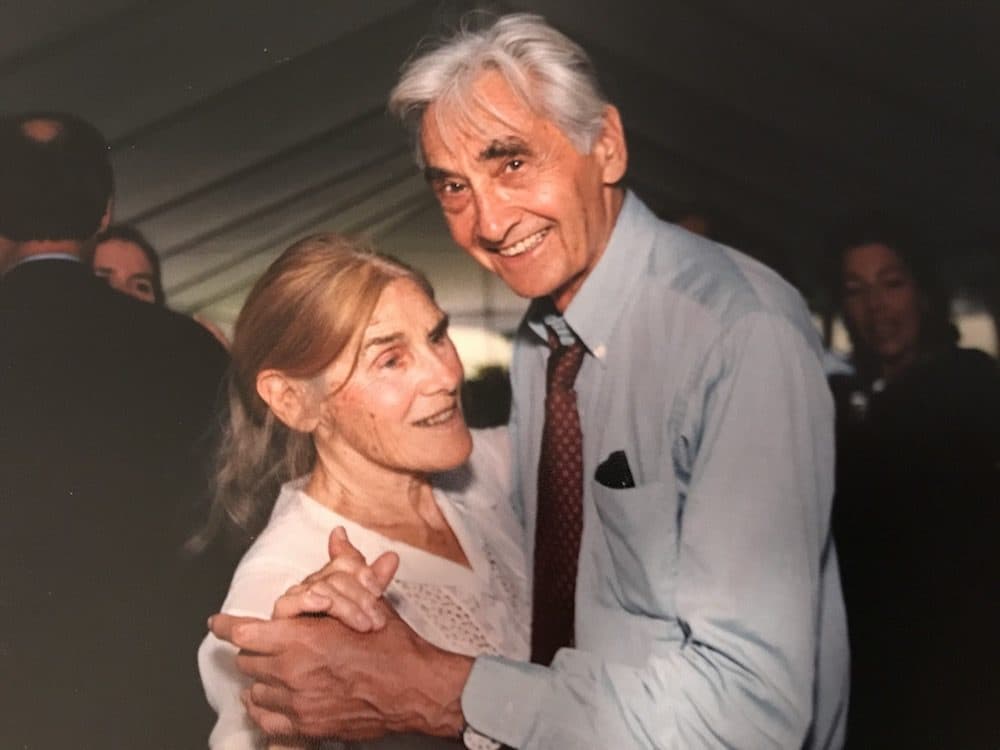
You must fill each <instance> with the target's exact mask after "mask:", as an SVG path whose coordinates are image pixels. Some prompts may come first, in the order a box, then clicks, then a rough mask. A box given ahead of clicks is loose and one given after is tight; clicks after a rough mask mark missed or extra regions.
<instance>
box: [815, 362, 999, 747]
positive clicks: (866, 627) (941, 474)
mask: <svg viewBox="0 0 1000 750" xmlns="http://www.w3.org/2000/svg"><path fill="white" fill-rule="evenodd" d="M830 385H831V388H832V390H833V394H834V398H835V401H836V406H837V497H836V502H835V503H834V518H833V525H834V534H835V538H836V540H837V548H838V554H839V556H840V563H841V571H842V578H843V586H844V597H845V600H846V602H847V611H848V626H849V631H850V637H851V650H852V659H851V663H852V684H851V690H852V696H851V716H850V721H849V733H848V746H849V747H850V748H880V747H889V748H895V747H906V748H925V747H926V748H959V747H961V748H967V749H971V748H980V747H982V748H987V747H989V748H998V747H1000V716H998V715H997V714H998V711H1000V659H998V654H1000V650H998V640H1000V603H998V601H1000V596H998V594H1000V590H998V588H1000V587H998V584H1000V540H998V538H997V537H998V532H1000V523H998V518H1000V515H998V506H1000V374H998V369H997V364H996V362H995V361H994V360H992V359H991V358H990V357H988V356H987V355H985V354H983V353H982V352H979V351H975V350H968V349H959V348H957V347H953V348H951V349H949V350H947V351H946V352H944V353H942V354H941V355H939V356H937V357H935V358H932V359H927V360H925V361H923V362H920V363H918V364H916V365H914V366H913V367H912V368H911V369H910V370H909V371H907V372H906V373H905V374H904V375H903V376H902V377H901V378H900V379H898V380H897V381H894V382H893V383H891V384H889V385H883V384H882V383H879V382H878V381H876V382H875V383H866V382H863V381H862V380H861V379H860V378H858V377H856V376H844V375H836V376H833V377H832V378H831V380H830Z"/></svg>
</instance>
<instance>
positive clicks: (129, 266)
mask: <svg viewBox="0 0 1000 750" xmlns="http://www.w3.org/2000/svg"><path fill="white" fill-rule="evenodd" d="M85 260H87V261H89V262H90V265H91V268H93V269H94V273H95V274H96V275H97V276H99V277H100V278H102V279H104V280H105V281H106V282H107V283H108V286H110V287H112V288H113V289H117V290H118V291H119V292H124V293H125V294H130V295H132V296H133V297H135V298H136V299H140V300H142V301H143V302H152V303H153V304H156V305H160V306H161V307H162V306H164V305H166V295H165V294H164V293H163V279H162V276H161V274H160V258H159V256H158V255H157V254H156V250H155V249H154V248H153V246H152V244H150V242H149V240H147V239H146V236H145V235H144V234H143V233H142V232H140V231H139V230H138V229H135V228H134V227H130V226H128V225H126V224H116V225H113V226H110V227H108V228H107V229H105V230H104V231H103V232H101V233H100V234H99V235H98V236H97V239H96V240H95V241H94V244H93V250H92V252H91V253H90V255H89V257H88V258H85Z"/></svg>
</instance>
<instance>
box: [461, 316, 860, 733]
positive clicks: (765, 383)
mask: <svg viewBox="0 0 1000 750" xmlns="http://www.w3.org/2000/svg"><path fill="white" fill-rule="evenodd" d="M688 405H689V411H691V412H692V414H691V415H690V417H689V418H688V423H687V424H688V426H687V428H686V429H685V430H684V435H683V439H684V441H686V442H688V446H687V450H688V451H690V454H691V455H692V461H691V465H690V466H691V470H690V478H689V481H688V486H687V493H686V496H685V497H684V498H683V502H682V504H681V505H680V510H679V513H678V519H677V524H678V529H677V532H678V536H677V545H678V548H677V567H676V571H677V573H676V576H677V581H676V587H675V592H676V593H675V601H674V606H675V608H676V611H675V612H674V613H671V614H669V615H667V614H657V613H655V612H652V613H643V615H644V616H647V617H650V618H653V619H651V621H650V622H649V623H643V625H642V627H643V629H644V630H646V631H647V632H652V633H654V634H655V635H654V638H653V642H652V645H651V646H650V648H649V656H648V658H647V660H646V662H645V663H644V664H641V665H626V664H621V663H614V662H610V661H608V660H606V659H604V658H602V657H601V656H600V655H599V654H595V653H590V652H587V651H583V650H578V649H563V650H561V651H560V652H559V653H558V654H557V655H556V658H555V660H554V661H553V664H552V667H551V668H545V667H540V666H538V665H533V664H523V663H517V662H514V661H511V660H507V659H502V658H496V657H480V658H479V659H477V661H476V663H475V665H474V668H473V670H472V673H471V675H470V679H469V681H468V683H467V685H466V687H465V690H464V692H463V696H462V706H463V710H464V712H465V716H466V720H467V721H468V722H469V724H470V725H472V726H473V727H475V728H476V729H477V730H479V731H481V732H483V733H484V734H486V735H489V736H491V737H495V738H497V739H499V740H501V741H502V742H504V743H506V744H508V745H511V746H513V747H517V748H522V750H535V749H536V748H537V749H539V750H541V749H542V748H552V747H575V748H610V747H613V748H720V747H727V748H771V747H775V748H778V747H780V748H799V747H801V746H802V745H803V742H804V741H805V739H806V736H807V733H808V732H809V729H810V725H811V723H812V717H813V701H814V698H813V695H814V681H815V677H816V661H817V653H818V648H817V641H818V632H819V629H820V625H819V619H820V609H821V606H822V604H821V588H822V586H823V581H822V578H823V570H824V563H825V562H827V560H826V555H827V551H828V538H829V511H830V502H831V500H830V498H831V496H832V482H833V480H832V468H833V435H832V433H833V413H832V403H831V399H830V396H829V391H828V389H827V387H826V384H825V379H824V377H823V373H822V370H821V367H820V364H819V361H818V358H817V356H816V354H815V352H814V351H813V349H812V347H811V346H810V342H809V341H807V339H806V337H805V336H804V335H803V332H802V331H800V330H799V329H797V328H796V327H794V326H793V325H792V324H790V323H789V322H788V321H786V320H785V319H783V318H780V317H777V316H773V315H769V314H766V313H754V314H750V315H747V316H745V317H744V318H743V319H741V320H740V321H738V322H737V323H736V324H735V325H733V326H732V327H731V328H730V329H729V330H728V331H726V332H724V333H723V334H722V335H721V336H720V337H719V339H718V340H717V341H716V342H715V343H714V344H713V345H712V347H711V348H710V350H709V354H708V355H707V357H706V360H705V364H704V373H703V376H702V377H701V378H700V379H699V383H698V385H697V386H696V387H695V388H694V389H693V391H692V392H691V393H689V399H688ZM664 460H665V462H668V463H667V464H666V466H667V468H666V470H668V471H669V470H671V468H670V464H669V461H670V457H665V458H664ZM669 536H670V535H669V534H666V533H665V534H664V537H665V538H667V537H669ZM831 557H832V556H831ZM834 564H835V563H834ZM630 615H631V616H632V617H635V616H643V615H636V614H635V613H634V612H633V613H630ZM657 617H659V618H660V619H662V620H663V621H664V622H663V623H662V627H658V625H657V623H656V621H655V618H657ZM668 619H670V620H676V622H673V621H672V622H669V623H668V622H666V620H668ZM668 625H669V627H668ZM678 625H679V626H680V632H682V633H683V638H677V637H675V636H674V635H672V634H674V633H676V632H677V630H678V628H677V626H678ZM647 626H648V627H647ZM625 636H627V632H626V631H624V630H623V637H625ZM845 657H846V655H845Z"/></svg>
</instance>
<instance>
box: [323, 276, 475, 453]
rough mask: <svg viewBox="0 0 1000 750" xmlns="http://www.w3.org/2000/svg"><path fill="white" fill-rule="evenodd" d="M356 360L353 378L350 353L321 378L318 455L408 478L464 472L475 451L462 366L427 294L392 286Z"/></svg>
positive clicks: (409, 284)
mask: <svg viewBox="0 0 1000 750" xmlns="http://www.w3.org/2000/svg"><path fill="white" fill-rule="evenodd" d="M352 350H353V347H352ZM357 352H358V355H357V363H356V365H355V366H354V368H353V372H352V365H353V364H354V362H353V351H351V352H345V353H344V354H342V355H341V356H340V357H338V358H337V359H336V360H335V361H334V362H333V363H332V364H331V365H330V366H329V367H327V369H326V370H325V371H324V372H323V373H322V374H321V375H320V376H319V377H318V378H317V387H319V388H321V389H322V394H324V395H323V396H322V401H321V404H320V415H319V423H318V425H317V429H316V431H315V432H314V433H313V437H314V439H315V441H316V445H317V448H318V449H319V450H320V452H321V453H322V452H324V451H326V450H330V451H335V452H336V455H338V456H340V457H342V458H346V457H348V456H352V454H353V457H356V458H362V459H365V460H367V461H369V462H372V463H375V464H378V465H380V466H384V467H386V468H390V469H393V470H397V471H403V472H420V473H426V472H436V471H444V470H447V469H453V468H455V467H456V466H459V465H461V464H462V463H463V462H464V461H465V460H466V459H467V458H468V456H469V453H470V451H471V450H472V438H471V436H470V434H469V429H468V427H467V426H466V424H465V419H464V417H463V416H462V409H461V404H460V402H459V386H460V385H461V383H462V374H463V373H462V363H461V361H460V360H459V358H458V354H457V352H456V351H455V346H454V344H452V342H451V339H450V338H449V337H448V317H447V316H446V315H445V314H444V313H443V312H441V310H440V308H438V306H437V305H436V304H435V303H434V301H433V300H432V299H431V298H430V297H429V296H428V295H427V293H426V292H425V291H424V290H423V289H421V288H420V286H419V285H418V284H416V283H415V282H414V281H412V280H410V279H406V278H401V279H398V280H396V281H393V282H392V283H390V284H389V285H388V286H387V287H386V288H385V289H384V290H383V291H382V293H381V295H380V296H379V299H378V303H377V305H376V306H375V310H374V312H373V314H372V317H371V320H370V321H369V322H368V325H367V326H366V327H365V329H364V331H363V332H362V334H361V338H360V342H359V348H358V350H357Z"/></svg>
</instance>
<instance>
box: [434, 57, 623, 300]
mask: <svg viewBox="0 0 1000 750" xmlns="http://www.w3.org/2000/svg"><path fill="white" fill-rule="evenodd" d="M470 99H471V100H472V101H476V102H479V103H480V106H478V107H477V108H476V110H475V113H474V115H473V117H474V118H475V120H476V121H475V122H470V121H469V120H470V118H456V117H450V116H449V113H448V112H447V111H443V112H439V111H437V109H436V108H437V106H438V105H437V104H436V103H435V104H432V105H431V106H430V107H429V108H428V109H427V111H426V112H425V113H424V117H423V121H422V127H421V148H422V151H423V156H424V163H425V164H426V165H427V167H426V168H425V174H426V176H427V180H428V182H429V183H430V185H431V187H432V188H433V189H434V193H435V195H436V196H437V198H438V200H439V201H440V203H441V208H442V210H443V211H444V217H445V220H446V221H447V222H448V226H449V228H450V230H451V234H452V237H453V238H454V240H455V242H456V243H458V245H459V246H461V247H462V248H464V249H465V250H466V251H467V252H468V253H469V254H470V255H472V257H473V258H475V259H476V260H477V261H478V262H479V263H480V264H482V265H483V266H485V267H486V268H488V269H489V270H491V271H493V272H494V273H495V274H497V275H498V276H499V277H500V278H501V279H503V281H504V282H505V283H506V284H507V285H508V286H509V287H510V288H511V289H512V290H513V291H514V292H516V293H517V294H519V295H520V296H522V297H542V296H545V295H551V296H552V298H553V300H554V301H555V303H556V306H557V307H558V308H559V309H560V310H565V309H566V307H567V306H568V305H569V302H570V301H571V300H572V298H573V295H575V294H576V292H577V291H578V290H579V288H580V286H581V285H582V284H583V281H584V279H585V278H586V277H587V274H588V273H590V271H591V269H593V267H594V265H595V264H596V263H597V260H598V259H599V258H600V256H601V253H602V252H603V251H604V248H605V246H606V245H607V243H608V238H609V237H610V235H611V230H612V229H613V227H614V222H615V219H616V217H617V213H618V209H619V208H620V206H621V200H622V196H621V190H620V189H618V188H617V187H615V183H617V182H618V180H620V179H621V177H622V175H623V174H624V171H625V162H626V157H625V143H624V136H623V134H622V131H621V123H620V121H619V119H618V113H617V111H616V110H615V109H614V108H613V107H608V109H607V112H606V113H605V118H604V127H603V130H602V132H601V134H599V135H598V137H597V139H596V140H595V142H594V144H593V146H592V148H591V150H590V152H589V153H586V154H582V153H580V152H579V151H577V150H576V148H575V147H574V146H573V144H572V142H571V141H570V140H569V139H568V138H567V137H566V135H565V134H564V133H563V132H562V131H561V130H560V129H559V128H558V126H556V124H555V123H554V122H552V121H551V120H549V119H547V118H545V117H542V116H540V115H539V114H538V113H536V112H534V111H533V110H532V109H531V108H530V107H529V106H528V105H527V103H525V102H524V101H522V99H521V98H520V97H519V96H518V95H517V94H516V93H515V92H514V91H513V90H512V89H511V87H510V86H509V85H508V84H507V82H506V81H505V80H504V79H503V77H502V76H501V75H500V74H499V73H497V72H494V71H487V72H485V73H483V74H481V75H480V77H479V78H478V80H477V81H476V82H475V83H474V84H473V90H472V92H471V97H470ZM483 104H484V105H485V106H482V105H483Z"/></svg>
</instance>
